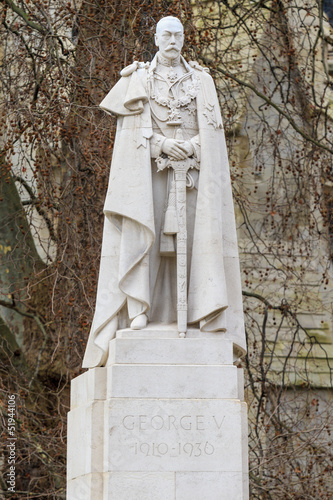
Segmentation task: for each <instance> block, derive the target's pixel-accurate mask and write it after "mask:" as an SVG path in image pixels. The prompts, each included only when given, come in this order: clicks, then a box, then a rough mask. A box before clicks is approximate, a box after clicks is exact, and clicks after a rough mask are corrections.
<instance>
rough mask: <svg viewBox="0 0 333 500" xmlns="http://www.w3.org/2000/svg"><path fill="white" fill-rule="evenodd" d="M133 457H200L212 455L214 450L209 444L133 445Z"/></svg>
mask: <svg viewBox="0 0 333 500" xmlns="http://www.w3.org/2000/svg"><path fill="white" fill-rule="evenodd" d="M132 447H133V450H134V453H135V455H138V454H142V455H144V456H146V457H149V456H153V457H162V456H164V455H168V456H169V457H171V458H172V457H175V458H176V457H180V456H181V455H183V456H188V457H201V456H202V455H213V453H214V451H215V448H214V446H213V445H212V444H211V443H208V441H206V442H205V443H177V445H176V446H173V447H171V446H169V445H168V444H167V443H135V444H134V445H133V446H132Z"/></svg>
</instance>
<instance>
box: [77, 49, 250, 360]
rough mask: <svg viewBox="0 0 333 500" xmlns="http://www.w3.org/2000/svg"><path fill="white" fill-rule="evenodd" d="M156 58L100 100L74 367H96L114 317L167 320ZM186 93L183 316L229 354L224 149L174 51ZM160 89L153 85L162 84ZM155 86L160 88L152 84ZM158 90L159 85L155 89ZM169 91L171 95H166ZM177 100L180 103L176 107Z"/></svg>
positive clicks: (237, 317)
mask: <svg viewBox="0 0 333 500" xmlns="http://www.w3.org/2000/svg"><path fill="white" fill-rule="evenodd" d="M156 64H157V62H156V57H155V59H154V60H153V61H152V63H151V64H150V65H149V64H143V63H133V64H132V65H130V66H129V67H127V68H125V69H124V70H123V71H122V78H121V80H120V81H119V82H118V83H117V84H116V85H115V86H114V87H113V88H112V89H111V91H110V92H109V94H108V95H107V96H106V98H105V99H104V100H103V101H102V103H101V107H102V109H104V110H105V111H107V112H110V113H114V114H116V115H117V116H118V121H117V132H116V139H115V144H114V150H113V157H112V164H111V172H110V180H109V187H108V192H107V196H106V201H105V206H104V213H105V223H104V233H103V244H102V257H101V267H100V274H99V282H98V290H97V300H96V310H95V316H94V320H93V324H92V328H91V332H90V336H89V340H88V344H87V349H86V353H85V357H84V360H83V367H85V368H89V367H94V366H100V365H103V364H104V363H105V361H106V357H107V353H108V342H109V340H111V339H112V338H113V337H114V335H115V332H116V330H117V328H118V327H119V326H126V325H125V324H124V325H121V322H120V325H119V319H120V320H121V318H123V317H124V316H127V318H129V319H132V318H134V317H136V316H137V315H138V314H141V313H147V316H148V318H149V320H152V321H154V322H160V323H163V322H167V323H169V322H172V321H176V266H175V256H173V255H172V254H171V256H163V251H162V255H161V247H162V246H163V242H162V241H161V235H162V239H163V237H164V234H163V224H164V213H165V200H166V198H167V196H168V190H169V188H170V172H168V171H163V172H157V166H156V162H155V160H154V158H155V157H156V156H158V155H159V154H160V153H161V146H162V143H163V140H164V137H172V134H174V133H175V128H173V127H169V128H168V127H167V125H165V123H164V122H165V121H164V119H163V117H162V118H161V120H159V119H158V116H159V115H160V113H161V112H162V111H163V110H162V108H163V107H161V105H159V103H158V102H156V99H154V98H153V96H152V90H151V82H152V81H154V79H156V80H157V79H158V76H157V75H156V74H155V71H156ZM182 64H183V65H184V68H185V70H186V72H185V73H186V75H187V76H186V78H185V80H187V81H188V83H187V84H186V83H185V85H182V86H181V87H180V93H181V95H184V94H185V93H186V88H189V91H191V88H190V87H188V85H190V83H191V82H192V83H193V82H195V83H196V87H197V88H196V97H195V98H194V99H192V100H191V105H190V106H187V108H186V109H185V106H184V109H180V112H181V115H182V119H184V116H183V115H184V114H186V113H190V114H191V115H192V119H190V118H189V117H188V119H187V123H185V122H184V125H183V126H182V127H181V129H182V132H183V137H184V139H185V140H190V141H191V142H192V145H193V147H194V151H195V155H194V156H195V157H197V159H198V166H199V169H200V170H199V174H198V173H197V172H193V173H192V177H193V180H194V184H195V186H194V187H192V189H191V190H188V192H187V218H188V257H189V258H188V272H189V274H188V276H189V281H188V323H189V324H192V325H193V326H195V327H198V328H199V326H200V330H201V331H202V332H203V333H202V335H204V332H216V335H223V337H224V338H226V339H231V340H232V341H233V344H234V349H235V352H236V355H241V354H243V353H244V352H245V349H246V343H245V334H244V323H243V313H242V296H241V282H240V271H239V262H238V249H237V238H236V228H235V216H234V209H233V201H232V193H231V184H230V174H229V165H228V157H227V151H226V145H225V138H224V132H223V126H222V119H221V114H220V109H219V103H218V99H217V95H216V90H215V86H214V83H213V80H212V78H211V77H210V75H209V74H208V73H207V72H206V71H205V70H204V69H203V68H201V67H200V66H199V65H198V64H197V63H193V62H192V63H190V64H187V63H186V62H185V61H184V59H182ZM162 87H163V84H162ZM161 90H162V91H163V88H162V89H161ZM162 93H163V92H162ZM176 97H177V96H176ZM181 108H182V106H181Z"/></svg>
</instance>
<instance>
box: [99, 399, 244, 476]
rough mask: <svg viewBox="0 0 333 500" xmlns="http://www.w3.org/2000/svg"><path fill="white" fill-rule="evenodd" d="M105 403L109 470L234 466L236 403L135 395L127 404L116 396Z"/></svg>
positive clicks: (236, 452) (236, 456)
mask: <svg viewBox="0 0 333 500" xmlns="http://www.w3.org/2000/svg"><path fill="white" fill-rule="evenodd" d="M109 404H110V416H109V421H108V426H107V429H106V432H107V433H108V441H109V445H108V454H109V455H108V461H107V462H108V463H109V470H114V471H115V470H128V471H131V470H132V471H134V470H137V467H138V464H139V467H140V470H142V471H146V470H150V471H154V470H155V471H163V470H164V471H177V470H178V471H191V470H198V471H218V470H221V466H222V467H223V464H224V467H225V468H226V470H230V471H233V470H235V468H237V465H236V464H237V463H238V461H239V458H240V456H241V448H240V446H239V447H238V446H237V444H236V445H235V441H234V430H233V429H234V424H235V420H237V419H239V418H240V412H239V404H241V403H239V401H237V400H227V401H226V400H184V399H182V400H158V401H156V400H147V399H146V400H144V399H137V400H135V401H133V400H132V401H131V405H130V403H129V402H128V401H126V400H124V399H121V398H119V399H113V400H112V402H110V403H109ZM111 407H112V409H111ZM240 428H241V426H239V429H240ZM239 442H240V440H239ZM236 443H237V440H236ZM138 459H139V461H138Z"/></svg>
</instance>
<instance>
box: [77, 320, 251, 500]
mask: <svg viewBox="0 0 333 500" xmlns="http://www.w3.org/2000/svg"><path fill="white" fill-rule="evenodd" d="M200 335H203V334H200V332H197V331H196V330H190V331H189V332H188V337H187V338H185V339H179V338H177V332H176V331H175V330H172V329H171V330H168V329H164V330H163V331H162V330H154V329H152V328H149V329H146V330H142V331H136V332H133V331H130V330H122V331H119V332H117V337H116V338H115V339H114V340H112V341H111V342H110V355H109V359H108V363H107V366H106V367H105V368H94V369H91V370H89V371H88V372H86V373H84V374H83V375H81V376H79V377H77V378H76V379H74V380H73V381H72V390H71V411H70V413H69V416H68V488H67V500H141V499H142V500H169V499H170V500H205V499H207V500H208V499H209V500H246V499H248V498H249V497H248V475H247V410H246V404H245V403H244V402H242V399H243V396H242V393H243V377H242V370H240V369H237V368H236V367H235V366H233V354H232V345H231V342H229V341H225V340H223V338H221V337H220V336H218V335H215V336H212V334H210V335H209V336H208V337H206V336H204V337H200Z"/></svg>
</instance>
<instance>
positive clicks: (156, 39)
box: [154, 33, 158, 47]
mask: <svg viewBox="0 0 333 500" xmlns="http://www.w3.org/2000/svg"><path fill="white" fill-rule="evenodd" d="M154 40H155V45H156V47H158V37H157V33H155V35H154Z"/></svg>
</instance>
